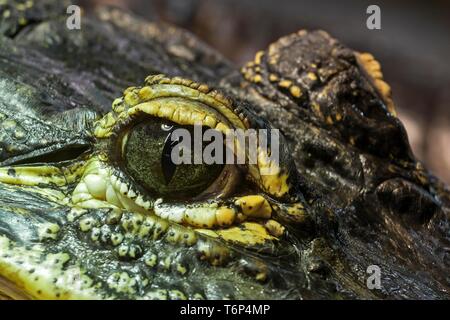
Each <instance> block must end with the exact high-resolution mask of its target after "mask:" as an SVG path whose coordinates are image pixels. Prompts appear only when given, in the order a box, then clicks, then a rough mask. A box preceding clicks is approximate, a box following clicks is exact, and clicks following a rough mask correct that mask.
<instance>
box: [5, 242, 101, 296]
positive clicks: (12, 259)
mask: <svg viewBox="0 0 450 320" xmlns="http://www.w3.org/2000/svg"><path fill="white" fill-rule="evenodd" d="M69 260H70V256H69V255H68V254H66V253H59V254H45V253H44V249H43V247H42V246H40V245H35V246H34V247H33V248H31V249H25V248H23V247H20V246H18V245H16V244H14V243H13V242H11V241H10V240H9V239H8V238H6V237H0V270H1V275H2V276H3V277H6V278H7V279H8V280H9V281H11V282H13V283H14V284H15V286H17V287H19V289H21V290H23V291H24V292H26V294H27V295H29V296H31V297H32V298H36V299H77V300H79V299H104V298H107V297H104V296H100V295H98V294H97V292H96V290H95V285H94V283H93V280H92V279H91V278H89V277H88V276H86V275H85V272H84V271H83V270H82V269H81V268H79V267H76V266H73V267H70V268H68V269H64V268H63V266H64V264H65V263H67V262H68V261H69ZM55 279H56V281H55Z"/></svg>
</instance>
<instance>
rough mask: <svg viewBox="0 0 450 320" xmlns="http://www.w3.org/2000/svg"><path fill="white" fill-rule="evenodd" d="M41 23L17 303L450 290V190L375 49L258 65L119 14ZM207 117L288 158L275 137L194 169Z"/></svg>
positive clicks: (21, 107) (16, 141)
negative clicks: (373, 272)
mask: <svg viewBox="0 0 450 320" xmlns="http://www.w3.org/2000/svg"><path fill="white" fill-rule="evenodd" d="M36 5H37V4H36ZM37 6H39V5H37ZM56 7H58V6H56ZM25 9H26V10H25ZM25 9H24V10H25V12H29V14H31V15H32V14H33V13H36V12H40V11H39V10H38V9H39V8H37V9H36V8H34V7H30V8H25ZM11 10H12V9H11ZM27 10H28V11H27ZM22 11H23V10H22ZM22 11H20V12H22ZM55 12H57V9H55ZM14 18H16V19H20V16H19V15H16V16H15V15H12V18H11V20H10V21H9V22H8V23H9V24H5V25H6V27H4V28H2V29H1V30H12V28H13V27H17V23H16V22H17V21H16V20H14ZM35 20H38V21H39V22H38V23H35V24H33V25H29V26H26V27H25V28H23V29H20V30H19V31H17V32H10V33H8V32H4V33H5V35H7V36H2V37H1V38H0V43H1V46H0V117H1V123H0V132H1V140H0V141H1V155H0V156H1V159H0V160H1V164H2V167H0V292H2V293H3V295H4V296H7V297H12V298H37V299H39V298H40V299H45V298H47V299H49V298H50V299H55V298H60V299H83V298H84V299H168V298H169V299H183V298H188V299H203V298H208V299H217V298H237V299H245V298H252V299H255V298H269V299H285V298H354V297H357V298H377V297H378V298H383V297H415V298H442V297H445V296H447V295H448V290H449V284H448V279H446V278H445V277H446V275H445V274H446V273H445V270H446V268H448V263H449V259H448V257H449V250H448V246H449V226H448V215H449V209H448V208H449V204H450V198H449V192H448V190H446V188H445V186H444V185H443V184H442V183H440V182H439V180H437V179H436V178H434V177H433V176H432V175H430V174H429V173H428V171H426V169H425V168H424V167H423V166H422V165H421V163H420V162H418V161H417V160H416V159H415V158H414V156H413V155H412V153H411V151H410V148H409V144H408V140H407V136H406V133H405V130H404V129H403V126H402V124H401V123H400V121H399V119H398V118H397V117H396V115H395V108H394V104H393V102H392V100H391V98H390V89H389V86H388V85H387V84H386V83H385V82H384V80H383V78H382V74H381V71H380V66H379V64H378V62H377V61H376V60H375V59H374V58H373V57H372V56H371V55H370V54H360V53H357V52H354V51H352V50H350V49H348V48H346V47H344V46H343V45H341V44H339V43H338V42H337V41H336V40H334V39H333V38H331V37H330V36H329V35H328V34H326V33H325V32H321V31H317V32H306V31H300V32H298V33H295V34H292V35H289V36H286V37H284V38H282V39H280V40H278V41H277V42H275V43H273V44H272V45H270V46H269V48H268V49H267V50H266V51H261V52H258V53H257V54H256V57H255V60H254V61H252V62H249V63H248V64H247V65H245V66H244V67H243V68H242V69H241V72H240V73H239V72H237V71H235V70H234V68H233V67H232V66H231V65H230V63H228V62H227V61H226V60H225V59H224V58H223V57H221V56H220V55H219V54H217V53H215V52H214V51H212V50H211V49H209V48H208V47H206V46H205V45H204V44H202V43H201V42H199V41H198V40H197V39H195V38H194V37H193V36H191V35H189V34H187V33H186V32H184V31H180V30H178V29H175V28H174V27H172V26H168V25H163V24H157V23H148V22H145V21H142V20H139V19H138V18H136V17H132V16H130V15H128V14H125V13H122V12H120V11H118V10H114V9H100V10H98V11H96V12H95V13H93V14H92V15H87V16H83V20H82V21H83V24H82V28H81V30H68V29H67V28H66V25H65V17H64V16H59V15H58V14H56V13H54V14H53V15H52V16H45V17H42V16H39V17H38V18H36V19H35ZM4 23H5V22H4ZM14 30H16V29H14ZM144 79H145V80H144ZM130 85H137V86H133V87H130ZM125 88H126V89H125ZM123 89H125V90H124V91H123ZM111 105H112V107H111ZM197 125H200V126H201V130H200V131H201V132H203V131H204V129H212V131H210V132H213V133H212V134H211V136H215V137H223V136H227V134H228V133H229V132H230V131H231V130H234V129H241V130H242V131H243V132H249V131H251V130H252V129H254V130H260V129H262V130H264V132H268V135H269V137H268V138H270V137H272V136H275V135H276V134H275V133H277V132H278V131H277V130H279V132H280V134H279V135H276V136H277V137H279V139H278V146H277V149H278V151H279V161H276V162H274V161H272V160H271V155H272V153H273V151H274V150H271V148H274V145H270V144H269V148H268V149H267V148H266V149H265V148H258V149H257V150H256V154H255V159H256V161H255V162H253V163H247V162H244V163H239V164H235V163H234V162H233V161H231V162H229V163H225V164H223V165H221V164H206V163H204V162H199V163H196V164H191V165H187V164H181V165H176V164H174V163H173V161H172V160H171V159H169V158H170V157H168V154H169V151H171V150H172V149H171V148H172V147H173V144H172V140H171V139H169V138H171V137H172V136H173V133H174V132H175V130H176V129H185V130H186V131H187V132H194V131H195V128H196V126H197ZM258 132H259V131H258ZM210 138H211V137H210ZM266 138H267V137H266ZM260 139H261V136H257V138H256V141H257V142H258V140H260ZM269 140H270V139H269ZM233 145H234V146H236V150H238V149H239V143H237V142H236V141H234V142H233ZM205 148H207V146H205V145H200V150H201V151H204V150H205ZM236 150H234V151H236ZM244 154H246V155H248V154H247V153H246V152H244ZM268 169H269V170H268ZM371 265H377V266H379V267H380V269H381V270H382V275H383V278H382V279H383V280H382V281H383V282H382V284H383V285H382V287H381V288H378V289H377V290H370V289H369V288H368V287H367V286H366V280H365V279H366V277H367V274H366V270H367V268H368V267H369V266H371ZM411 283H414V287H411Z"/></svg>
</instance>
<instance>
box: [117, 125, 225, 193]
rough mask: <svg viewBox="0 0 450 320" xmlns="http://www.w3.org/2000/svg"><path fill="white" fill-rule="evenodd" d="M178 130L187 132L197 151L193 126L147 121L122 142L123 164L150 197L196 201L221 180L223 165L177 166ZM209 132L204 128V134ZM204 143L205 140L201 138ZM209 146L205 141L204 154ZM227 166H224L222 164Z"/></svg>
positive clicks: (129, 133) (126, 134)
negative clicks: (175, 134)
mask: <svg viewBox="0 0 450 320" xmlns="http://www.w3.org/2000/svg"><path fill="white" fill-rule="evenodd" d="M176 129H185V130H187V131H188V132H189V134H190V137H192V138H191V141H190V143H191V148H190V150H194V149H195V148H194V145H193V144H194V139H195V138H196V139H198V138H199V137H197V136H195V135H194V127H193V126H182V125H179V124H176V123H174V122H171V121H168V120H165V119H161V118H155V117H151V118H146V119H144V120H141V121H137V123H136V124H134V125H133V126H131V127H130V128H129V129H128V130H126V133H125V134H124V135H123V138H122V139H121V142H120V144H121V163H122V167H123V168H124V170H125V171H126V172H127V173H128V175H129V176H131V177H132V178H133V179H134V180H135V182H136V183H138V184H139V185H140V186H141V187H143V188H145V189H146V191H148V192H149V193H151V194H153V195H155V196H158V197H163V198H165V199H175V198H176V199H188V198H189V199H192V198H193V197H196V196H199V195H200V194H202V193H203V192H205V191H206V190H208V188H209V187H210V186H211V185H212V184H213V183H214V182H215V181H216V180H218V178H219V177H220V175H221V173H222V172H223V170H224V167H225V166H224V165H223V164H216V163H214V164H206V163H204V161H201V163H200V164H193V163H194V152H190V158H191V161H190V163H191V164H185V163H182V164H178V165H176V164H175V163H174V161H173V160H172V152H173V148H174V147H175V146H176V145H177V144H178V143H180V141H179V140H177V139H175V138H174V137H173V132H174V131H175V130H176ZM205 129H206V128H202V133H203V131H204V130H205ZM200 139H201V138H200ZM204 147H205V143H204V142H203V141H202V148H201V151H203V149H204ZM220 163H223V162H220Z"/></svg>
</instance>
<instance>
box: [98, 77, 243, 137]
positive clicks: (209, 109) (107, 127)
mask: <svg viewBox="0 0 450 320" xmlns="http://www.w3.org/2000/svg"><path fill="white" fill-rule="evenodd" d="M158 99H161V101H163V100H165V99H168V100H166V101H170V100H173V99H180V100H178V101H179V104H180V105H181V104H182V103H181V102H182V101H185V102H187V101H189V102H190V104H191V105H190V106H187V105H185V109H184V110H181V109H180V110H181V111H179V113H180V112H184V113H186V112H189V111H190V112H192V114H191V115H185V116H184V117H183V119H175V118H173V117H171V116H170V112H171V111H172V115H173V114H175V112H176V108H175V109H173V110H169V106H167V105H166V106H163V108H162V109H161V108H156V107H155V105H157V101H158ZM145 103H148V104H152V107H147V111H149V114H150V115H152V116H157V117H162V118H166V119H167V120H170V121H173V122H176V123H179V124H194V121H190V120H191V119H190V118H192V120H199V121H202V120H204V123H203V124H204V125H206V126H210V127H212V126H211V124H213V125H215V126H216V127H215V129H218V130H220V131H222V130H223V131H225V130H226V129H227V128H231V127H234V128H240V129H246V128H247V127H248V125H246V122H245V118H244V115H243V113H242V112H240V114H239V115H238V114H236V112H235V109H234V107H233V106H232V104H231V102H230V101H229V100H228V99H227V98H225V97H224V96H223V95H222V94H221V93H220V92H218V91H217V90H211V89H209V88H208V87H207V86H206V85H203V84H198V83H195V82H192V81H190V80H186V79H182V78H177V77H175V78H165V77H163V76H161V75H157V76H150V77H147V79H146V82H145V85H144V86H143V87H130V88H128V89H126V90H125V91H124V95H123V96H122V97H121V98H118V99H116V100H115V101H114V102H113V107H112V109H113V110H112V111H111V112H110V113H108V114H107V115H105V116H104V117H103V118H102V119H101V120H99V121H98V122H97V123H96V126H95V128H94V135H95V136H96V137H97V138H105V137H108V136H110V135H111V134H112V131H113V129H114V127H115V124H116V123H119V122H120V121H124V120H126V119H127V118H128V117H129V113H133V112H135V111H142V109H143V107H144V106H143V104H145ZM139 109H140V110H139ZM193 109H195V110H193ZM195 113H197V114H195ZM202 117H203V119H202ZM221 118H222V119H221ZM177 120H178V121H177ZM180 120H181V121H180ZM214 122H215V123H214ZM219 123H220V124H221V125H219V127H217V125H218V124H219ZM213 128H214V127H213Z"/></svg>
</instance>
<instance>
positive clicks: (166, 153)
mask: <svg viewBox="0 0 450 320" xmlns="http://www.w3.org/2000/svg"><path fill="white" fill-rule="evenodd" d="M171 138H172V132H170V133H169V134H168V135H167V137H166V140H165V141H164V148H163V151H162V154H161V166H162V172H163V175H164V181H165V182H166V185H168V184H169V183H170V181H171V180H172V178H173V176H174V174H175V170H176V169H177V166H176V164H174V163H173V161H172V157H171V154H172V149H173V147H174V146H175V145H177V144H178V143H179V139H178V140H176V141H172V139H171Z"/></svg>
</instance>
